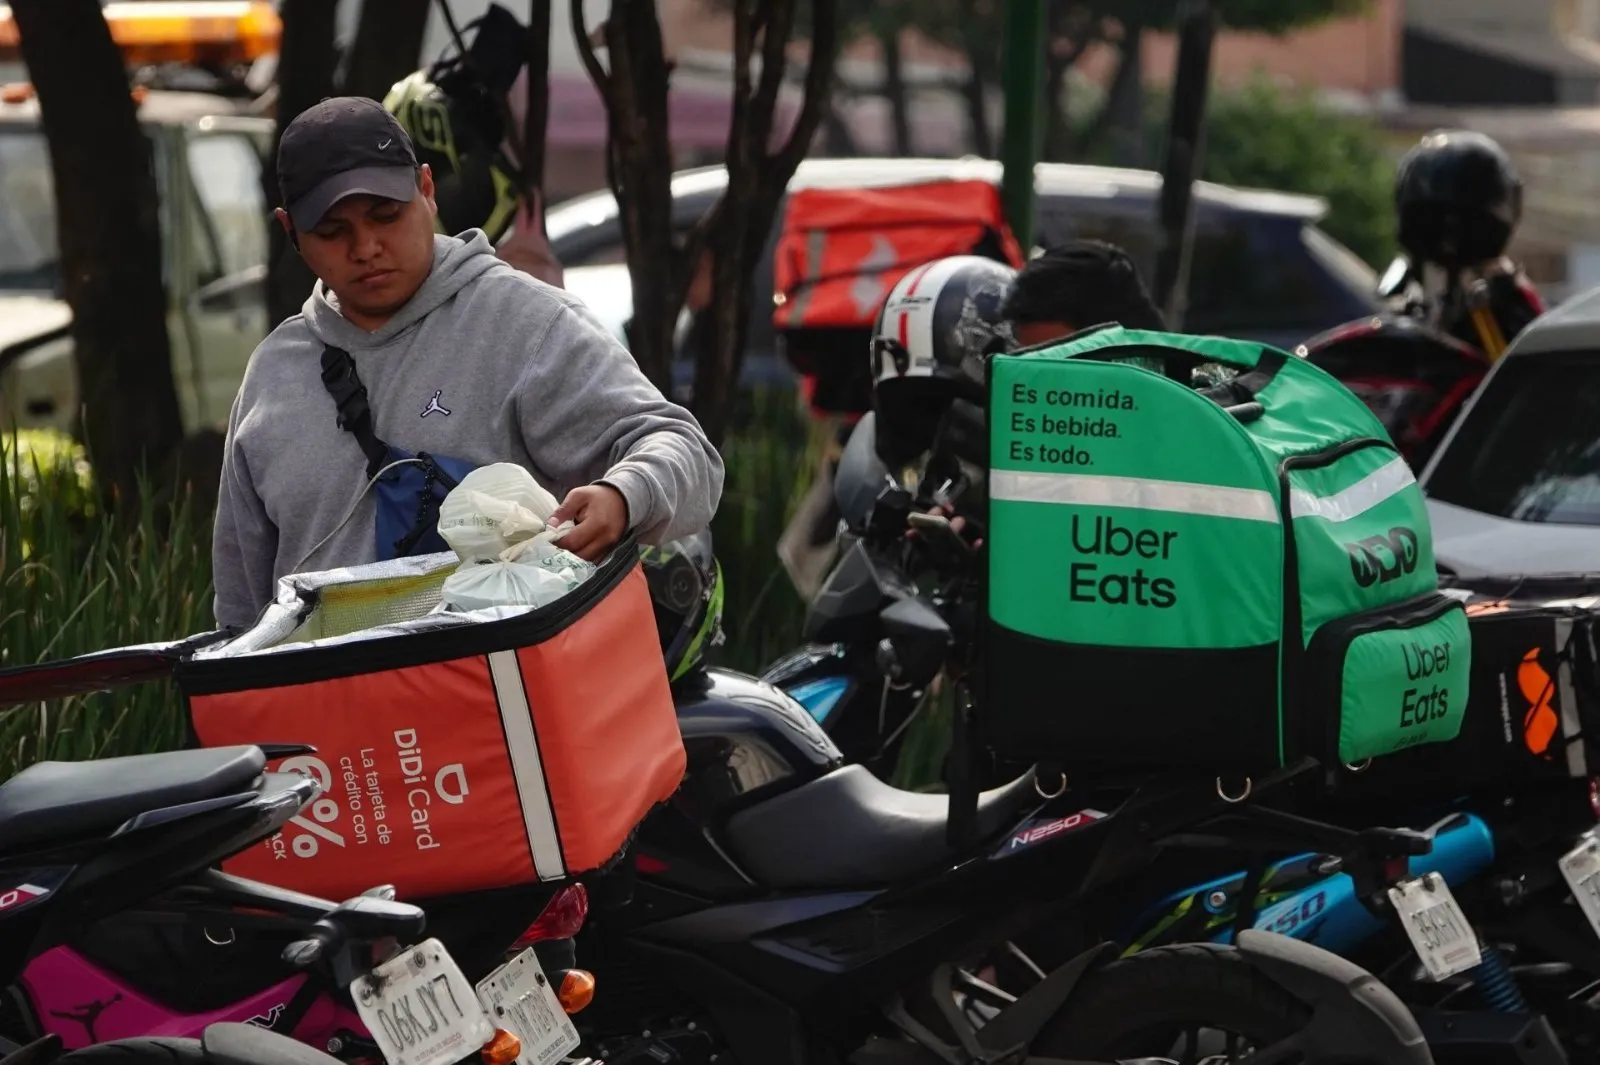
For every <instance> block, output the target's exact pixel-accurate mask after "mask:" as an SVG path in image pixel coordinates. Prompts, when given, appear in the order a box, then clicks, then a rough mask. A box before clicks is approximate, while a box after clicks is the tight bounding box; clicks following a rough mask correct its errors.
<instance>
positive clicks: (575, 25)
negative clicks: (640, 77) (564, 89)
mask: <svg viewBox="0 0 1600 1065" xmlns="http://www.w3.org/2000/svg"><path fill="white" fill-rule="evenodd" d="M569 11H570V12H571V17H572V37H573V40H575V41H576V42H577V45H578V58H579V59H581V60H583V68H584V69H585V70H587V71H588V72H589V80H590V81H592V82H594V87H595V91H596V92H598V93H599V94H600V99H601V101H602V102H603V103H606V104H607V110H610V106H609V105H610V92H611V78H610V77H609V76H607V74H606V71H605V68H604V67H602V66H601V65H600V60H599V58H598V57H597V56H596V55H595V54H594V42H593V41H591V40H589V27H587V26H585V25H584V24H583V0H572V3H571V5H570V6H569Z"/></svg>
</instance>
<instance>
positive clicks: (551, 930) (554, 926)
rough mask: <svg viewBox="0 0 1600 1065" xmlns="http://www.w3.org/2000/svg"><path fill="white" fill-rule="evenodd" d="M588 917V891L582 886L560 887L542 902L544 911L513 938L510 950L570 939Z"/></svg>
mask: <svg viewBox="0 0 1600 1065" xmlns="http://www.w3.org/2000/svg"><path fill="white" fill-rule="evenodd" d="M588 916H589V892H588V891H586V890H585V889H584V886H583V885H582V884H572V885H569V886H567V887H564V888H562V889H561V890H560V891H558V892H556V893H555V895H554V897H552V898H551V899H550V901H549V902H547V903H545V907H544V912H542V913H541V914H539V919H538V920H536V921H534V922H533V923H532V924H531V925H529V926H528V930H527V931H526V932H523V933H522V935H520V936H518V937H517V942H516V944H515V946H514V947H513V948H512V949H514V950H522V949H523V948H525V947H530V946H532V945H533V944H535V943H545V942H548V941H550V940H552V939H572V938H573V937H574V936H576V935H577V934H578V930H579V929H581V928H582V927H583V922H584V919H585V918H587V917H588Z"/></svg>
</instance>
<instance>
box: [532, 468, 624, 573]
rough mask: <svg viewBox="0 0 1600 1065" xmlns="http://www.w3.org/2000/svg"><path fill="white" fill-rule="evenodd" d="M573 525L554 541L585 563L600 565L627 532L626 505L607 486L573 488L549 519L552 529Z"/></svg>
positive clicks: (618, 495)
mask: <svg viewBox="0 0 1600 1065" xmlns="http://www.w3.org/2000/svg"><path fill="white" fill-rule="evenodd" d="M564 521H573V522H575V523H576V524H575V525H573V527H572V530H571V531H570V532H568V533H567V534H566V535H565V536H563V537H562V538H561V539H559V540H557V541H556V546H557V547H561V548H565V549H566V550H568V551H571V552H572V553H573V554H575V555H577V556H578V557H579V558H581V559H583V560H584V561H586V562H599V561H600V560H601V559H602V558H604V557H605V554H606V552H607V551H610V550H611V548H612V547H614V546H615V545H616V543H617V541H618V540H620V539H622V534H623V533H625V532H627V531H628V501H627V500H625V499H623V498H622V493H621V492H619V491H617V490H616V489H615V488H612V487H611V486H610V485H609V484H590V485H585V486H584V487H582V488H574V489H573V490H572V491H570V492H568V493H567V498H565V499H563V500H562V501H561V505H560V506H559V507H557V508H556V512H555V513H554V514H552V515H550V524H551V525H560V524H561V523H562V522H564Z"/></svg>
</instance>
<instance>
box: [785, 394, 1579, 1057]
mask: <svg viewBox="0 0 1600 1065" xmlns="http://www.w3.org/2000/svg"><path fill="white" fill-rule="evenodd" d="M872 432H873V425H872V421H871V419H870V416H869V418H868V419H865V420H864V421H863V424H862V425H860V426H858V428H857V433H856V436H855V437H853V438H852V440H851V442H850V443H849V445H847V447H846V449H845V457H844V458H843V459H842V460H841V462H840V464H839V470H838V474H837V476H836V481H835V489H836V493H837V500H836V501H837V504H838V506H839V508H840V510H841V511H842V512H843V513H845V514H847V515H852V514H853V515H857V516H858V517H857V518H856V520H855V521H854V522H852V523H850V524H851V526H852V531H851V532H850V533H849V540H850V545H849V546H846V547H844V548H843V549H842V554H843V557H842V559H841V561H840V562H839V564H838V565H837V567H836V568H835V570H834V571H833V573H832V574H830V576H829V578H828V581H827V583H826V584H825V585H824V588H823V591H822V592H821V593H820V594H819V595H818V596H817V598H816V600H815V601H814V602H813V604H812V606H811V609H810V611H809V613H808V617H807V626H806V635H807V637H808V638H810V639H811V640H813V641H814V642H813V643H812V644H810V645H808V646H805V647H803V648H801V649H800V650H798V651H796V652H794V653H793V654H791V655H789V656H786V657H785V658H784V659H781V660H780V661H779V662H777V663H775V664H774V665H773V666H772V667H770V668H769V670H768V672H767V673H766V675H765V679H766V680H767V681H769V682H771V683H774V684H776V685H777V686H780V687H784V688H786V689H787V690H789V692H790V693H791V694H792V695H793V696H794V697H795V698H796V699H797V700H798V701H801V702H802V703H803V704H805V705H806V708H807V710H808V711H810V713H811V714H812V716H813V717H814V718H815V719H816V720H818V721H819V722H820V723H822V724H823V725H824V726H825V727H827V728H828V730H829V731H830V732H831V733H832V734H833V735H834V736H836V737H839V738H840V739H841V746H844V745H845V744H846V743H849V744H851V745H852V746H853V747H854V749H855V751H856V752H857V754H859V755H860V757H861V758H862V760H863V761H864V762H865V763H867V764H868V765H871V766H872V767H873V768H874V771H875V772H878V773H880V774H881V775H885V776H887V775H888V773H889V772H891V771H892V770H893V761H892V757H893V755H894V754H895V750H894V746H893V744H894V741H895V740H896V738H897V737H898V736H900V735H902V734H903V733H904V731H905V729H906V728H907V726H908V725H909V723H910V722H911V720H913V719H914V718H915V716H916V715H917V714H918V713H919V712H920V710H921V708H922V707H924V706H926V705H927V704H928V701H929V700H930V699H931V698H932V693H931V692H930V691H927V690H924V689H920V688H918V687H917V686H915V685H907V684H905V683H904V679H903V678H901V677H897V676H896V675H895V674H894V672H893V668H892V665H893V664H892V662H890V660H889V659H888V658H887V657H886V656H885V655H884V653H883V650H882V647H881V646H880V643H881V637H882V633H881V625H878V624H877V620H876V617H875V612H876V611H879V610H881V608H882V604H883V603H884V602H885V601H888V600H890V599H892V598H893V597H894V596H895V595H897V594H901V593H900V592H899V591H898V590H897V589H896V587H895V586H894V585H893V583H892V582H886V581H884V580H883V579H882V578H881V576H880V575H879V572H878V570H877V569H876V568H874V567H873V566H872V565H870V564H869V563H868V562H867V559H868V557H869V552H868V551H867V548H866V546H865V542H866V541H870V540H871V539H872V537H873V531H872V530H871V528H870V522H868V521H866V520H864V519H861V518H860V517H859V515H861V514H862V513H863V512H864V507H863V504H862V499H863V498H864V497H865V496H866V495H867V494H868V493H870V492H871V491H873V490H874V489H876V488H877V487H878V486H880V485H886V484H887V485H893V486H894V487H892V488H891V489H890V491H893V492H898V493H900V494H901V495H902V497H904V495H905V493H906V492H907V489H905V487H904V486H902V485H898V484H897V482H895V481H894V479H893V478H892V477H889V475H888V471H887V470H886V469H885V468H884V467H883V466H882V464H881V463H878V462H876V461H875V455H874V449H873V448H872V446H871V434H872ZM969 435H970V434H969ZM929 480H931V478H924V485H926V483H927V482H928V481H929ZM927 502H929V500H928V499H927V498H924V499H922V500H921V502H920V503H918V504H916V505H912V504H911V503H910V501H909V500H907V499H905V498H902V500H901V502H900V508H901V510H902V511H907V512H909V513H910V514H916V513H918V512H919V509H920V507H921V506H924V505H926V503H927ZM941 535H942V536H943V538H944V540H945V541H947V542H948V541H949V536H948V533H947V532H943V533H942V534H941ZM879 542H880V543H884V542H886V540H885V539H884V538H883V537H881V536H880V537H879ZM957 583H959V582H957ZM874 687H876V693H875V694H876V695H877V696H878V697H877V699H873V698H872V695H873V694H874V691H873V689H874ZM849 749H850V748H846V750H847V751H848V750H849ZM884 754H888V755H889V756H890V758H889V760H887V764H885V761H886V760H885V759H884V757H883V755H884ZM1455 756H1456V755H1455V752H1453V751H1452V750H1451V749H1450V748H1449V747H1444V748H1439V749H1437V750H1436V751H1431V752H1412V753H1410V754H1408V755H1407V756H1406V757H1407V758H1409V759H1411V760H1412V761H1413V762H1415V761H1417V760H1418V759H1420V760H1421V761H1422V762H1424V763H1430V762H1431V763H1432V764H1431V765H1427V766H1426V767H1425V768H1426V769H1427V770H1428V771H1429V772H1431V773H1432V774H1433V776H1434V777H1436V778H1441V779H1450V778H1451V777H1452V776H1453V775H1454V776H1458V775H1459V772H1458V770H1452V769H1451V767H1450V765H1449V762H1450V761H1451V760H1452V759H1453V758H1454V757H1455ZM847 758H848V755H847ZM1380 775H1381V774H1380ZM1389 783H1390V784H1392V783H1393V774H1391V776H1390V780H1389ZM1475 783H1476V784H1477V787H1476V788H1474V789H1467V794H1466V795H1465V796H1464V797H1461V798H1455V796H1454V793H1452V792H1450V791H1445V792H1443V794H1445V795H1448V796H1451V797H1452V798H1453V799H1455V801H1452V802H1450V803H1445V804H1443V808H1439V806H1440V804H1438V803H1437V802H1436V801H1435V802H1433V803H1432V805H1425V804H1424V803H1422V802H1421V801H1418V802H1417V803H1416V804H1415V806H1414V808H1411V809H1406V808H1405V807H1401V809H1403V810H1404V817H1403V819H1404V821H1405V823H1408V824H1412V823H1415V824H1418V825H1419V826H1420V825H1428V826H1430V827H1428V828H1427V832H1428V834H1429V835H1430V837H1431V838H1433V840H1434V848H1433V850H1432V851H1431V852H1430V853H1429V854H1427V855H1425V856H1419V857H1416V858H1413V859H1412V860H1411V868H1410V873H1411V875H1412V876H1417V877H1420V876H1425V875H1427V874H1429V873H1437V874H1439V875H1441V876H1442V877H1443V879H1444V881H1445V883H1446V884H1448V885H1449V887H1450V888H1451V889H1452V890H1453V891H1457V892H1462V891H1465V895H1464V899H1465V909H1466V911H1467V912H1468V913H1471V914H1472V915H1473V916H1474V923H1477V924H1480V925H1481V930H1482V932H1483V934H1484V936H1485V939H1486V943H1487V945H1486V948H1485V950H1484V951H1483V956H1482V961H1481V963H1480V964H1479V965H1477V966H1474V967H1472V968H1471V969H1469V970H1468V971H1465V972H1462V973H1459V974H1454V975H1453V976H1452V977H1451V978H1450V980H1449V982H1448V985H1447V987H1446V990H1447V991H1449V992H1450V993H1451V994H1452V996H1453V1000H1454V1001H1456V1002H1458V1003H1459V1001H1460V1000H1461V996H1462V995H1463V994H1466V993H1468V992H1475V993H1476V996H1477V998H1478V1001H1479V1004H1480V1005H1481V1006H1482V1007H1483V1009H1484V1010H1485V1011H1492V1012H1493V1013H1495V1014H1498V1015H1499V1016H1496V1017H1485V1018H1479V1019H1478V1021H1477V1022H1475V1024H1474V1025H1473V1026H1471V1027H1470V1030H1469V1028H1468V1027H1464V1026H1463V1025H1462V1024H1461V1022H1460V1020H1459V1018H1458V1017H1452V1018H1450V1019H1449V1020H1448V1022H1446V1021H1445V1020H1443V1019H1442V1018H1441V1017H1439V1016H1437V1015H1429V1016H1428V1017H1427V1018H1426V1019H1425V1021H1424V1029H1425V1030H1426V1031H1428V1033H1429V1035H1430V1037H1433V1038H1436V1039H1438V1040H1440V1041H1441V1045H1443V1044H1444V1043H1449V1044H1451V1045H1454V1046H1456V1047H1466V1046H1468V1045H1476V1046H1488V1047H1496V1046H1498V1047H1505V1046H1515V1045H1523V1044H1527V1046H1528V1048H1529V1050H1528V1053H1529V1054H1531V1055H1532V1056H1531V1057H1528V1058H1527V1059H1526V1060H1543V1059H1544V1057H1545V1055H1547V1054H1550V1055H1559V1053H1560V1051H1559V1049H1557V1048H1555V1038H1554V1035H1553V1032H1552V1029H1551V1027H1550V1025H1549V1023H1547V1022H1546V1020H1544V1019H1543V1016H1536V1015H1533V1014H1531V1013H1530V1010H1529V1008H1528V1002H1527V1000H1528V999H1529V998H1531V999H1533V1000H1534V1001H1535V1002H1536V1004H1537V1005H1538V1006H1539V1010H1538V1013H1539V1014H1540V1015H1548V1016H1551V1017H1555V1018H1558V1019H1559V1022H1560V1024H1559V1027H1560V1029H1561V1031H1562V1033H1563V1035H1564V1036H1565V1037H1566V1040H1567V1041H1568V1042H1569V1043H1571V1044H1572V1045H1573V1048H1574V1052H1579V1051H1582V1052H1587V1050H1588V1048H1589V1047H1590V1046H1591V1045H1592V1043H1593V1038H1592V1036H1591V1035H1590V1034H1589V1030H1590V1029H1592V1027H1593V1017H1592V1014H1593V1008H1592V1007H1581V1008H1575V1007H1573V1006H1572V1005H1571V1001H1570V1000H1572V999H1573V998H1574V996H1577V998H1578V1000H1579V1001H1582V1000H1584V999H1585V998H1586V997H1587V996H1586V995H1583V994H1580V992H1583V990H1584V985H1585V984H1587V983H1588V982H1589V981H1590V980H1591V979H1592V978H1593V976H1592V975H1591V974H1600V969H1596V968H1595V967H1594V962H1595V961H1596V960H1600V958H1597V957H1596V955H1595V952H1594V950H1593V948H1594V947H1595V946H1596V945H1597V944H1596V941H1595V938H1594V932H1593V931H1591V929H1590V928H1589V927H1588V926H1587V925H1586V923H1585V922H1583V921H1582V920H1581V919H1579V918H1577V915H1576V914H1575V913H1574V912H1573V911H1574V907H1573V906H1572V903H1571V894H1570V891H1569V887H1568V885H1567V884H1566V883H1565V882H1563V881H1562V879H1561V878H1560V877H1558V876H1556V875H1555V870H1556V866H1557V859H1559V858H1561V857H1562V855H1563V854H1564V853H1566V852H1567V851H1568V849H1569V848H1571V847H1573V846H1574V845H1575V844H1576V843H1577V842H1578V840H1579V839H1580V838H1581V837H1582V835H1583V833H1585V832H1586V831H1589V830H1592V829H1593V828H1594V827H1595V821H1596V813H1595V811H1594V809H1592V808H1591V805H1590V803H1589V802H1588V801H1587V800H1588V795H1587V793H1586V788H1585V782H1583V781H1577V782H1573V781H1567V780H1562V781H1559V782H1553V783H1552V782H1531V781H1527V782H1522V783H1520V784H1519V785H1518V786H1517V787H1515V788H1508V787H1507V786H1506V785H1505V782H1504V781H1500V780H1495V779H1487V780H1483V781H1477V782H1475ZM1362 790H1363V789H1360V788H1356V789H1346V791H1345V792H1344V793H1343V794H1342V795H1340V796H1339V798H1338V801H1336V802H1331V803H1323V804H1321V805H1319V806H1317V807H1315V808H1312V809H1310V810H1302V812H1314V813H1315V815H1316V816H1318V817H1321V818H1323V819H1324V820H1327V821H1332V822H1335V823H1338V824H1341V825H1361V824H1371V823H1378V822H1384V821H1392V820H1393V819H1394V817H1395V812H1396V803H1395V801H1394V798H1395V796H1396V795H1403V794H1405V790H1406V789H1405V788H1403V787H1402V788H1399V789H1397V790H1393V791H1391V790H1390V788H1388V787H1386V786H1383V785H1381V784H1380V785H1379V786H1377V787H1369V788H1366V789H1365V791H1366V793H1367V796H1368V799H1369V801H1362V795H1361V792H1362ZM1579 792H1585V793H1584V794H1582V795H1580V794H1578V793H1579ZM1371 799H1376V801H1370V800H1371ZM1474 810H1486V811H1488V813H1487V814H1486V815H1485V816H1484V817H1480V816H1478V815H1477V814H1475V813H1474V812H1473V811H1474ZM1486 818H1487V820H1486ZM1535 840H1536V841H1537V842H1534V841H1535ZM1497 842H1498V843H1499V847H1498V848H1497ZM1176 875H1177V876H1179V877H1182V876H1183V875H1184V874H1182V873H1181V872H1180V873H1178V874H1176ZM1177 882H1180V883H1181V882H1183V880H1182V879H1179V880H1178V881H1177ZM1167 883H1169V884H1170V883H1172V881H1168V882H1167ZM1552 913H1554V914H1558V915H1559V919H1558V918H1557V917H1552V916H1550V915H1551V914H1552ZM1536 915H1537V917H1536ZM1552 926H1553V927H1552ZM1115 927H1116V928H1117V930H1118V931H1117V936H1116V938H1117V939H1118V941H1119V942H1123V943H1128V944H1131V946H1130V947H1129V951H1128V953H1129V954H1132V953H1133V952H1136V951H1137V950H1139V949H1142V948H1144V947H1148V946H1151V945H1157V944H1163V943H1172V942H1180V941H1184V940H1193V939H1201V940H1208V941H1213V942H1219V943H1226V942H1231V941H1232V940H1233V936H1234V933H1235V930H1236V929H1240V928H1252V927H1253V928H1256V929H1263V930H1271V931H1276V932H1279V933H1282V934H1285V935H1289V936H1292V937H1295V938H1300V939H1302V940H1305V941H1307V942H1315V943H1317V944H1318V945H1320V946H1324V947H1327V948H1328V949H1331V950H1334V951H1335V952H1337V953H1340V954H1341V955H1344V956H1348V957H1352V958H1354V959H1355V960H1357V961H1359V962H1361V963H1363V964H1365V965H1367V966H1368V967H1370V968H1372V969H1373V970H1374V971H1378V972H1382V973H1383V974H1384V975H1385V977H1386V978H1387V979H1391V980H1392V981H1393V982H1394V983H1395V986H1396V987H1398V988H1400V989H1401V990H1402V994H1403V996H1404V997H1405V998H1406V1000H1407V1001H1408V1002H1411V1003H1423V1004H1429V1003H1435V1002H1438V1001H1440V996H1439V994H1438V988H1437V987H1436V986H1435V985H1434V984H1433V983H1432V981H1430V980H1428V979H1426V978H1425V977H1423V976H1422V975H1421V974H1420V973H1418V972H1416V962H1417V958H1416V954H1415V952H1414V951H1413V948H1412V945H1411V944H1410V943H1409V942H1406V941H1405V940H1404V939H1403V938H1402V937H1401V936H1400V935H1399V929H1398V928H1397V927H1396V926H1395V925H1394V923H1393V922H1390V921H1388V920H1385V919H1384V917H1383V916H1380V915H1378V914H1375V913H1373V912H1372V911H1371V909H1370V908H1369V907H1367V906H1365V905H1363V903H1362V900H1361V899H1360V898H1359V897H1358V896H1357V893H1356V892H1355V891H1354V889H1353V886H1352V884H1351V882H1350V880H1349V878H1348V877H1347V876H1344V875H1342V874H1340V873H1338V872H1337V871H1336V870H1329V869H1328V868H1326V866H1325V863H1323V862H1322V860H1321V856H1320V855H1318V854H1314V853H1305V854H1300V855H1297V856H1296V857H1293V858H1289V859H1286V860H1283V861H1279V862H1277V863H1275V864H1272V865H1270V866H1268V867H1267V868H1266V869H1265V870H1262V871H1258V872H1257V878H1256V879H1252V878H1251V877H1250V876H1248V875H1247V874H1246V873H1243V872H1240V871H1238V870H1232V871H1229V872H1227V873H1225V874H1223V875H1220V876H1217V877H1214V878H1207V879H1205V880H1202V881H1201V882H1200V883H1199V884H1197V885H1195V886H1192V887H1189V888H1185V889H1183V890H1181V891H1177V892H1173V893H1171V894H1170V895H1167V896H1166V897H1164V898H1162V899H1160V900H1157V901H1155V902H1153V903H1152V904H1151V905H1150V906H1149V907H1148V909H1146V910H1144V911H1142V912H1141V911H1138V910H1135V911H1133V912H1132V913H1131V914H1130V913H1124V914H1122V915H1121V917H1120V918H1119V919H1118V921H1117V922H1116V925H1115ZM1555 927H1559V928H1561V931H1560V932H1556V931H1554V928H1555ZM1397 959H1398V960H1397ZM1530 982H1537V984H1538V987H1537V988H1530V989H1529V994H1528V995H1527V997H1526V998H1525V996H1524V993H1523V990H1522V989H1521V987H1520V986H1519V985H1521V984H1527V983H1530ZM1534 990H1537V991H1538V992H1539V993H1538V994H1537V995H1534V994H1532V992H1533V991H1534ZM1469 1000H1470V997H1469ZM1445 1001H1446V1002H1447V1003H1448V1002H1449V1001H1451V1000H1445ZM1430 1025H1431V1026H1432V1027H1430ZM1530 1033H1531V1034H1530ZM1517 1060H1524V1059H1517ZM1550 1060H1562V1058H1560V1057H1559V1056H1557V1057H1551V1058H1550Z"/></svg>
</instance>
